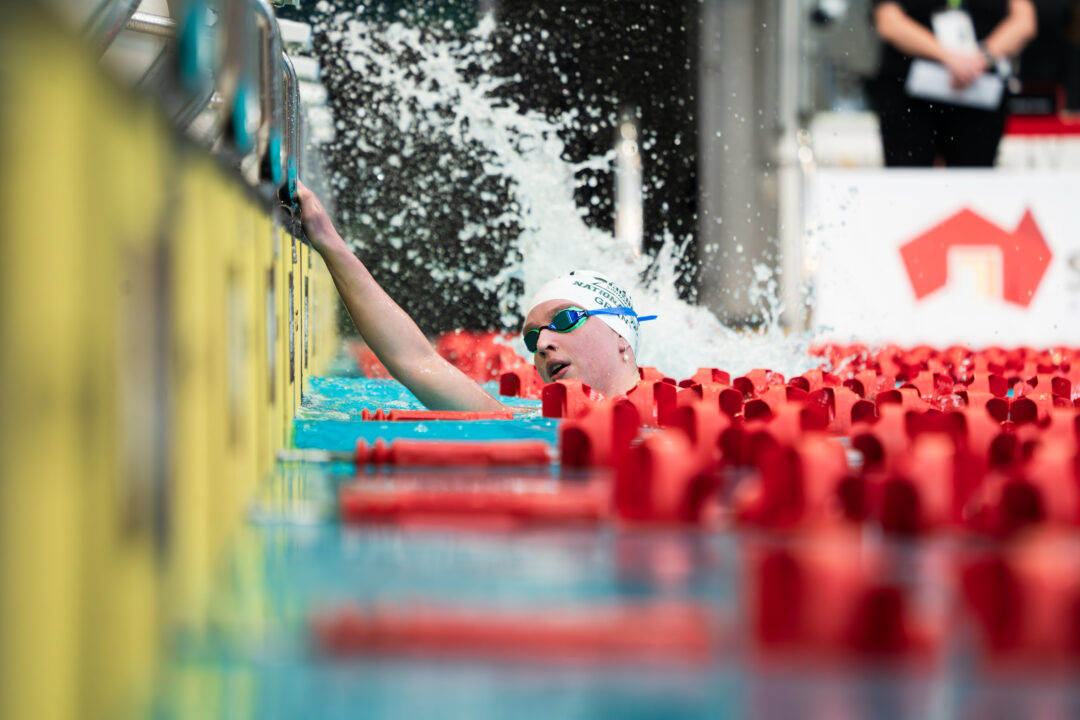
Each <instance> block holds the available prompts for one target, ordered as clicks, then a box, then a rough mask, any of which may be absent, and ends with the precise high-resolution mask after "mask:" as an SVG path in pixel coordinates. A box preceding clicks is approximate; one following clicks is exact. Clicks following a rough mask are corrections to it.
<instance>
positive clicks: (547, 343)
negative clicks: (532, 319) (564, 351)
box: [536, 328, 559, 355]
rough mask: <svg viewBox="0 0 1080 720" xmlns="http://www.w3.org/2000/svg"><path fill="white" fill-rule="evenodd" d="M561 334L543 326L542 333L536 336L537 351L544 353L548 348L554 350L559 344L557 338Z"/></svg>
mask: <svg viewBox="0 0 1080 720" xmlns="http://www.w3.org/2000/svg"><path fill="white" fill-rule="evenodd" d="M558 336H559V334H558V333H557V332H555V331H554V330H551V329H549V328H541V330H540V334H539V335H537V336H536V352H537V353H538V354H540V355H543V354H544V352H545V351H547V350H554V349H555V347H556V346H557V344H558V343H557V342H556V339H557V338H558Z"/></svg>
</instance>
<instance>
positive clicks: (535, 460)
mask: <svg viewBox="0 0 1080 720" xmlns="http://www.w3.org/2000/svg"><path fill="white" fill-rule="evenodd" d="M551 461H552V457H551V450H550V448H549V447H548V444H547V443H546V442H544V441H543V440H493V441H486V442H467V441H458V440H452V441H450V440H409V439H405V438H399V439H397V440H393V441H391V442H390V443H387V442H386V441H384V440H376V441H375V443H374V445H368V443H367V441H366V440H363V439H361V440H358V441H357V443H356V453H355V462H356V464H357V465H368V464H371V465H428V466H436V467H459V466H489V465H497V466H547V465H550V464H551Z"/></svg>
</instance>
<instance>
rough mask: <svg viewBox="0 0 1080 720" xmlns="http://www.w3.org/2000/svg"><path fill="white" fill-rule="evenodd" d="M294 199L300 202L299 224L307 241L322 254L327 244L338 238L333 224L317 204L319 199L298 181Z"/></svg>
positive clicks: (321, 206)
mask: <svg viewBox="0 0 1080 720" xmlns="http://www.w3.org/2000/svg"><path fill="white" fill-rule="evenodd" d="M296 197H297V200H299V202H300V223H301V225H303V227H304V232H305V233H306V234H307V237H308V241H309V242H311V244H312V245H313V246H314V247H315V249H316V250H318V251H320V252H322V249H323V247H324V246H325V245H326V244H327V243H328V242H331V241H333V240H334V239H335V237H338V236H337V231H336V230H335V229H334V224H333V223H332V222H331V221H330V216H329V215H328V214H327V212H326V208H325V207H323V204H322V203H321V202H319V198H318V197H316V196H315V193H313V192H312V191H311V188H309V187H308V186H307V185H305V184H304V183H303V182H302V181H301V180H299V179H297V181H296Z"/></svg>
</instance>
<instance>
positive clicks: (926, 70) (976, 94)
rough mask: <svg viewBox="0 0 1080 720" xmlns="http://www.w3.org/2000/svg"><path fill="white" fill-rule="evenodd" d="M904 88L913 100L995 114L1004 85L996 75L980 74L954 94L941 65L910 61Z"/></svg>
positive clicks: (949, 76)
mask: <svg viewBox="0 0 1080 720" xmlns="http://www.w3.org/2000/svg"><path fill="white" fill-rule="evenodd" d="M904 87H905V89H906V90H907V93H908V95H911V96H912V97H918V98H922V99H924V100H937V101H939V102H944V103H950V104H952V105H964V106H967V107H973V108H981V109H983V110H996V109H997V108H998V106H1000V105H1001V93H1002V92H1003V91H1004V90H1005V81H1004V80H1002V79H1001V77H1000V76H998V75H992V74H990V73H983V74H982V75H980V76H979V77H977V78H976V79H975V81H974V82H973V83H971V84H970V85H968V86H967V87H965V88H961V89H959V90H957V89H955V88H954V87H953V86H952V76H951V75H950V74H949V71H948V69H947V68H946V67H945V66H944V65H942V64H941V63H936V62H931V61H930V60H912V61H911V70H910V71H909V72H908V76H907V84H906V85H905V86H904Z"/></svg>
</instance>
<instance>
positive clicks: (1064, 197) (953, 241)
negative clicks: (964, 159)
mask: <svg viewBox="0 0 1080 720" xmlns="http://www.w3.org/2000/svg"><path fill="white" fill-rule="evenodd" d="M806 182H807V205H806V208H807V224H806V231H807V239H808V242H807V245H808V247H807V249H808V254H807V264H808V267H807V269H808V271H809V273H810V281H811V288H812V299H813V307H812V309H811V324H812V327H813V328H814V329H815V330H817V331H818V332H819V333H820V334H821V335H822V336H823V339H829V340H832V341H836V342H850V341H859V342H871V343H880V342H895V343H899V344H903V345H914V344H920V343H926V344H931V345H934V346H938V347H943V346H946V345H949V344H952V343H959V344H964V345H971V346H975V347H985V346H988V345H1001V346H1005V347H1010V346H1017V345H1030V346H1039V347H1045V346H1050V345H1066V344H1067V345H1072V346H1074V347H1075V346H1080V172H1077V171H1056V172H1054V171H1034V172H1020V171H1006V170H922V169H920V170H842V169H835V170H834V169H828V170H818V171H815V172H814V173H813V174H811V175H809V176H808V178H807V181H806Z"/></svg>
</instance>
